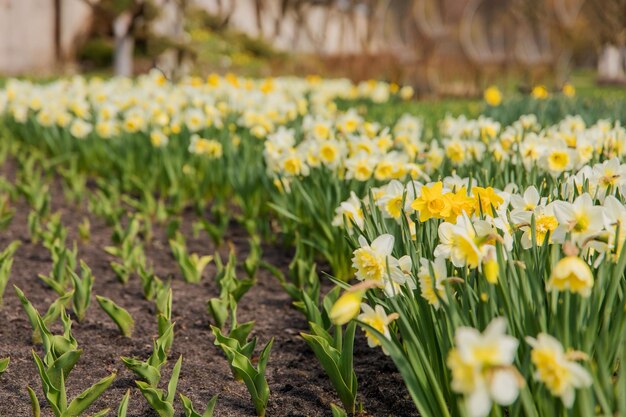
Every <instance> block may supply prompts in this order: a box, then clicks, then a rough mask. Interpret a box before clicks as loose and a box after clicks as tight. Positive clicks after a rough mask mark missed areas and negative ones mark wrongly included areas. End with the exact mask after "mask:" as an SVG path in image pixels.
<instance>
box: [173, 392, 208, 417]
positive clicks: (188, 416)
mask: <svg viewBox="0 0 626 417" xmlns="http://www.w3.org/2000/svg"><path fill="white" fill-rule="evenodd" d="M179 396H180V401H181V402H182V403H183V410H184V412H185V417H213V411H214V409H215V404H216V403H217V395H215V396H213V398H211V399H210V400H209V402H208V404H207V406H206V410H205V411H204V414H202V415H200V413H198V412H197V411H196V410H195V409H194V408H193V404H192V403H191V400H190V399H189V398H187V397H186V396H185V395H183V394H179Z"/></svg>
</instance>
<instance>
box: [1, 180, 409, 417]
mask: <svg viewBox="0 0 626 417" xmlns="http://www.w3.org/2000/svg"><path fill="white" fill-rule="evenodd" d="M16 209H17V211H16V214H15V217H14V219H13V221H12V223H11V225H10V226H9V228H8V229H7V230H5V231H4V232H0V250H1V249H3V248H5V247H6V246H7V245H8V244H9V243H10V242H11V241H13V240H15V239H18V240H21V241H22V246H21V247H20V248H19V249H18V250H17V252H16V254H15V259H14V264H13V271H12V274H11V278H10V281H9V284H8V285H7V289H6V292H5V296H4V305H3V306H2V309H1V310H0V358H3V357H6V356H10V358H11V363H10V365H9V368H8V370H7V372H6V373H5V374H4V375H2V376H1V377H0V416H2V417H22V416H30V415H32V414H31V408H30V400H29V397H28V394H27V391H26V386H31V387H32V388H33V389H34V390H35V392H36V393H37V395H38V398H39V400H40V402H41V404H42V415H43V416H48V415H52V414H51V411H50V409H49V408H48V407H46V406H45V401H44V399H43V393H42V390H41V383H40V381H39V376H38V375H37V373H36V369H35V364H34V362H33V359H32V356H31V349H33V348H34V349H35V350H36V351H37V352H38V353H41V347H40V346H34V345H33V344H32V343H31V334H32V329H31V326H30V323H29V321H28V319H27V317H26V315H25V313H24V311H23V309H22V307H21V305H20V303H19V301H18V299H17V297H16V295H15V293H14V291H13V285H17V286H19V287H20V288H21V289H22V290H23V291H24V292H25V294H26V296H27V297H28V298H29V299H30V300H31V302H32V303H33V304H34V305H35V307H36V308H37V309H38V310H39V311H40V312H45V310H46V309H47V307H48V306H49V304H50V303H51V302H52V301H54V300H55V299H56V294H55V293H54V292H53V291H52V290H51V289H49V288H47V287H46V286H45V285H44V284H43V283H41V281H40V280H39V279H38V278H37V275H38V274H48V272H49V271H50V269H51V266H52V260H51V257H50V255H49V252H48V250H47V249H45V248H44V247H43V246H41V245H39V244H37V245H35V244H33V243H31V242H30V241H29V237H28V231H27V226H26V224H27V223H26V219H27V215H28V206H27V205H26V204H25V203H24V202H18V203H17V206H16ZM53 209H55V210H61V212H62V213H63V214H62V219H63V222H64V224H65V226H66V227H68V228H69V230H70V233H69V237H68V242H72V241H73V240H74V239H76V240H78V234H77V225H78V224H79V223H80V222H81V221H82V219H83V217H89V218H90V221H91V239H90V241H89V242H86V243H85V242H83V243H80V242H79V257H80V258H81V259H83V260H84V261H85V262H86V263H87V264H88V265H89V266H90V267H91V269H92V270H93V274H94V276H95V278H96V282H95V285H94V297H95V294H98V295H104V296H106V297H110V298H111V299H113V300H114V301H115V302H116V303H118V304H120V305H121V306H123V307H124V308H126V309H127V310H128V311H129V312H130V313H131V315H132V316H133V317H134V319H135V323H136V326H135V331H134V334H133V336H132V338H124V337H122V336H121V335H120V334H119V332H118V330H117V328H116V326H115V324H114V323H113V322H112V321H111V320H110V319H109V318H108V317H107V316H106V315H105V314H104V313H103V312H102V310H100V308H99V306H98V305H97V303H96V302H95V299H93V300H92V303H91V306H90V308H89V310H88V312H87V316H86V318H85V320H84V321H83V322H81V323H78V322H74V324H73V327H72V329H73V334H74V336H75V337H76V339H77V340H78V345H79V348H82V349H83V354H82V357H81V359H80V361H79V362H78V364H77V365H76V367H75V369H74V370H73V371H72V373H71V374H70V377H69V379H68V381H67V387H68V391H69V397H70V399H71V398H73V397H74V396H76V395H77V394H78V393H80V392H81V391H82V390H83V389H85V388H86V387H88V386H90V385H91V384H93V383H94V382H96V381H97V380H99V379H100V378H102V377H104V376H106V375H108V374H110V373H111V372H113V371H117V379H116V380H115V382H114V383H113V385H112V386H111V387H110V388H109V389H108V390H107V391H106V392H105V393H104V395H103V396H102V397H101V398H100V399H99V400H98V401H97V402H96V403H95V404H94V405H93V406H92V407H91V408H90V409H89V410H88V413H87V414H88V415H91V414H94V413H95V412H97V411H99V410H101V409H103V408H111V409H112V410H111V412H110V415H115V413H116V410H117V406H118V404H119V401H120V400H121V399H122V396H123V395H124V393H125V392H126V390H127V389H129V388H131V389H132V393H131V402H130V407H129V413H128V415H129V416H133V417H138V416H156V414H155V413H154V412H152V411H151V410H150V408H149V406H148V404H147V402H146V401H145V399H144V398H143V397H142V396H141V394H140V393H139V391H138V390H137V389H135V388H134V387H135V385H134V382H133V381H134V378H133V374H132V373H131V372H130V371H128V370H127V369H126V368H125V367H124V366H123V364H122V363H121V361H120V359H119V358H120V356H132V357H137V358H140V359H145V358H147V357H148V356H149V355H150V353H151V350H152V340H153V338H155V336H156V333H157V327H156V317H155V312H154V307H153V304H152V303H151V302H149V301H146V300H145V299H144V298H143V296H142V292H141V287H140V285H139V280H138V278H136V277H134V278H131V281H130V282H129V283H128V284H127V285H122V284H121V283H120V282H119V281H118V280H117V278H116V277H115V274H114V273H113V271H112V270H111V268H110V267H109V262H110V261H111V260H113V258H112V257H110V256H109V255H107V254H106V253H105V252H104V250H103V248H104V246H106V245H109V244H110V236H111V230H110V229H109V228H107V227H106V226H105V225H104V223H103V222H102V221H101V220H99V219H97V218H95V217H93V216H90V215H89V214H88V213H87V211H86V210H84V209H80V208H76V207H71V206H68V205H67V204H66V203H65V202H64V201H63V198H62V191H61V189H60V187H53ZM191 222H192V215H191V214H189V215H186V216H185V221H184V222H183V226H182V231H183V233H184V234H185V236H186V238H187V243H188V247H189V249H190V250H191V251H192V252H198V253H200V254H208V253H213V251H214V250H215V248H214V247H213V246H212V245H211V244H210V243H209V239H208V238H207V237H206V235H203V236H200V238H197V239H195V238H193V237H192V233H191ZM227 239H228V240H230V241H231V242H232V243H233V245H234V247H235V249H236V251H237V254H238V258H239V259H244V257H245V256H246V254H247V250H248V244H247V237H246V233H245V231H244V230H243V229H242V228H241V227H239V226H237V225H236V224H232V225H231V229H230V231H229V235H228V237H227ZM219 252H220V253H221V254H222V257H226V256H227V252H228V249H227V247H226V246H225V247H223V248H220V249H219ZM146 254H147V256H148V259H149V262H152V263H154V267H155V272H156V273H157V275H158V276H160V277H168V276H172V277H174V280H173V282H172V288H173V294H174V302H173V318H174V321H176V332H175V340H174V345H173V348H172V352H171V353H170V361H169V363H168V364H166V365H165V369H166V372H165V374H164V378H163V379H164V380H167V379H169V372H170V371H171V367H172V366H173V364H174V362H175V360H176V358H178V356H179V355H181V354H182V355H183V366H182V371H181V375H180V382H179V385H178V392H179V393H183V394H185V395H187V396H189V397H190V398H191V399H192V400H193V402H194V405H195V406H196V408H198V409H200V410H202V411H203V410H204V406H205V404H206V402H207V401H208V400H209V399H210V398H211V397H212V396H213V395H215V394H219V399H218V402H217V407H216V409H215V416H217V417H221V416H254V415H255V410H254V407H253V406H252V403H251V401H250V397H249V396H248V393H247V391H246V388H245V386H244V385H243V384H242V383H238V382H235V381H234V379H233V378H232V376H231V372H230V370H229V367H228V365H227V362H226V359H225V358H224V356H223V355H222V353H221V351H220V350H219V349H218V348H217V347H216V346H214V345H213V336H212V334H211V332H210V329H209V315H208V314H207V312H206V307H205V306H206V302H207V300H208V299H210V298H211V297H215V296H217V294H218V289H217V285H216V283H215V281H214V276H215V267H214V266H213V265H210V266H209V267H207V270H206V271H205V274H204V279H203V281H202V283H201V284H199V285H190V284H185V283H184V282H183V280H182V278H181V277H180V273H179V271H178V267H177V264H176V262H175V261H174V259H173V258H172V257H171V255H170V251H169V246H168V244H167V239H166V237H165V233H164V231H163V230H160V229H158V228H155V239H154V240H153V242H152V243H151V245H150V246H148V247H147V249H146ZM290 256H291V254H290V253H289V250H285V249H283V248H280V247H264V254H263V258H264V260H266V261H268V262H270V263H272V264H273V265H276V266H278V267H280V268H281V269H282V270H283V271H285V270H286V268H287V265H288V263H289V260H290ZM322 279H323V278H322ZM290 304H291V301H290V298H289V296H288V295H287V294H286V293H285V292H284V291H283V290H282V288H281V287H280V285H279V284H278V282H277V280H276V279H275V278H274V277H273V276H271V275H270V274H269V273H267V272H265V271H260V272H259V273H258V284H257V285H256V286H255V287H253V288H252V289H251V290H250V292H249V293H248V294H246V296H245V297H244V298H243V299H242V300H241V302H240V304H239V309H238V312H239V319H240V321H242V322H243V321H248V320H255V321H256V325H255V327H254V332H253V334H254V335H256V336H258V338H259V344H260V345H263V344H265V342H267V340H269V339H270V338H271V337H275V339H276V340H275V342H274V346H273V348H272V352H271V356H270V360H269V364H268V369H267V378H268V381H269V385H270V390H271V395H270V401H269V408H268V410H267V416H268V417H274V416H330V415H331V412H330V403H333V402H334V403H339V400H338V398H337V396H336V395H335V393H334V391H333V389H332V387H331V385H330V382H329V380H328V378H327V377H326V375H325V374H324V371H323V370H322V368H321V367H320V365H319V364H318V362H317V359H316V358H315V357H314V355H313V354H312V352H311V350H310V349H309V348H308V346H307V345H306V344H305V342H304V341H303V339H302V338H301V337H300V336H299V333H300V332H301V331H305V330H306V329H307V323H306V321H305V319H304V317H303V316H302V314H301V313H299V312H298V311H296V310H295V309H294V308H292V307H291V305H290ZM53 330H57V331H58V326H56V327H53ZM355 350H356V351H355V366H356V373H357V376H358V378H359V402H362V404H363V408H364V410H365V412H366V415H368V416H416V415H417V412H416V411H415V407H414V405H413V404H412V402H411V400H410V398H409V396H408V394H407V392H406V389H405V387H404V384H403V383H402V379H401V377H400V375H399V374H398V373H397V372H396V371H395V368H394V366H393V363H392V362H391V360H390V359H389V358H387V357H385V356H384V355H383V354H382V353H381V351H380V350H379V349H370V348H368V347H367V344H366V342H365V339H364V338H363V336H362V335H359V338H358V339H357V343H356V349H355ZM176 409H177V412H178V413H179V415H182V408H181V406H180V402H179V401H178V399H177V400H176Z"/></svg>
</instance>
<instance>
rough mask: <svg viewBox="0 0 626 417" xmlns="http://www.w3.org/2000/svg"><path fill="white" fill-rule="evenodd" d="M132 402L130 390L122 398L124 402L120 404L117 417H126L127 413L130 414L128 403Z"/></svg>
mask: <svg viewBox="0 0 626 417" xmlns="http://www.w3.org/2000/svg"><path fill="white" fill-rule="evenodd" d="M129 402H130V388H129V389H128V390H127V391H126V394H124V397H122V401H121V402H120V406H119V407H118V409H117V417H126V413H127V412H128V403H129Z"/></svg>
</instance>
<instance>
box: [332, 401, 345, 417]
mask: <svg viewBox="0 0 626 417" xmlns="http://www.w3.org/2000/svg"><path fill="white" fill-rule="evenodd" d="M330 410H331V411H332V413H333V417H348V414H347V413H346V411H345V410H344V409H343V408H341V407H339V406H336V405H335V404H332V403H331V404H330Z"/></svg>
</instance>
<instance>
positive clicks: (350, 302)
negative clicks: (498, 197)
mask: <svg viewBox="0 0 626 417" xmlns="http://www.w3.org/2000/svg"><path fill="white" fill-rule="evenodd" d="M364 294H365V291H363V290H358V291H346V292H344V293H343V294H342V295H341V297H339V298H338V299H337V301H335V304H333V306H332V307H331V309H330V312H329V313H328V317H329V318H330V320H331V321H332V322H333V323H334V324H336V325H338V326H342V325H344V324H346V323H347V322H349V321H350V320H352V319H353V318H355V317H356V316H357V315H358V314H359V312H360V311H361V300H362V299H363V295H364Z"/></svg>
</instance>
